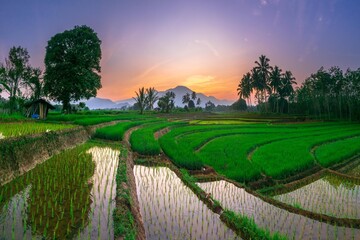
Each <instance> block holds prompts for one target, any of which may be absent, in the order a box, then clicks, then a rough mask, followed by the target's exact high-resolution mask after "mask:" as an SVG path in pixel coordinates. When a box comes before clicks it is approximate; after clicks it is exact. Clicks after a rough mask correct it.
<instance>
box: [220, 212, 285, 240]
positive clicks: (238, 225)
mask: <svg viewBox="0 0 360 240" xmlns="http://www.w3.org/2000/svg"><path fill="white" fill-rule="evenodd" d="M221 218H222V219H223V220H224V221H225V222H227V223H229V224H230V225H231V226H232V227H233V228H235V229H236V230H237V232H242V233H243V234H244V235H245V236H246V237H247V238H248V239H262V240H267V239H269V240H270V239H271V240H285V239H287V237H285V236H283V235H281V234H279V233H277V232H276V233H274V234H271V233H270V231H269V230H267V229H262V228H259V227H258V226H257V225H256V223H255V222H254V220H253V219H251V218H248V217H247V216H243V215H240V214H236V213H234V212H233V211H229V210H225V211H224V212H223V213H222V214H221Z"/></svg>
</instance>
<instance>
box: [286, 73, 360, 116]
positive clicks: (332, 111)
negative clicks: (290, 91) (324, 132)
mask: <svg viewBox="0 0 360 240" xmlns="http://www.w3.org/2000/svg"><path fill="white" fill-rule="evenodd" d="M292 104H293V105H294V106H293V110H294V113H298V114H306V115H312V116H314V117H316V118H320V119H340V120H350V121H352V120H360V68H358V69H357V70H351V69H347V70H346V72H345V73H344V72H343V71H342V70H341V69H340V68H339V67H336V66H335V67H331V68H329V69H328V70H325V69H324V68H323V67H321V68H320V69H319V70H318V71H317V72H316V73H313V74H311V75H310V77H308V78H307V79H305V81H304V82H303V83H302V84H301V86H300V87H299V88H298V89H297V90H296V92H295V95H294V99H293V103H292Z"/></svg>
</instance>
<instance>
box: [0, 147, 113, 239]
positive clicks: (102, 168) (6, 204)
mask: <svg viewBox="0 0 360 240" xmlns="http://www.w3.org/2000/svg"><path fill="white" fill-rule="evenodd" d="M118 155H119V152H118V150H113V149H111V148H108V147H97V146H95V145H94V144H85V145H81V146H79V147H76V148H74V149H71V150H67V151H65V152H62V153H60V154H58V155H55V156H54V157H52V158H51V159H49V160H48V161H46V162H45V163H43V164H41V165H38V166H37V167H36V168H35V169H33V170H31V171H29V172H28V173H26V174H25V175H22V176H21V177H19V178H17V179H15V180H13V181H12V182H11V183H9V184H6V185H4V186H2V187H1V188H0V236H2V237H3V238H4V239H37V238H38V239H43V238H46V239H65V238H73V239H109V238H113V235H114V234H113V223H112V221H113V220H112V212H113V209H114V206H115V205H114V198H115V195H114V194H115V170H116V168H117V157H118Z"/></svg>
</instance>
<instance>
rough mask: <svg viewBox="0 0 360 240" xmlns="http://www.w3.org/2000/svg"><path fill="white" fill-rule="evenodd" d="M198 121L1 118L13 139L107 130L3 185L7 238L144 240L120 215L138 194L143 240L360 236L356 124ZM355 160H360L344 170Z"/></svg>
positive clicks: (248, 118) (0, 200) (115, 115)
mask: <svg viewBox="0 0 360 240" xmlns="http://www.w3.org/2000/svg"><path fill="white" fill-rule="evenodd" d="M193 117H196V118H197V119H194V118H192V119H191V120H189V116H188V115H187V114H186V115H184V114H181V113H180V114H168V115H165V116H164V115H161V114H145V115H139V114H137V113H136V112H130V113H121V112H111V111H110V112H106V111H103V112H101V111H100V112H92V113H91V112H89V113H87V114H85V113H82V114H74V115H59V114H50V115H49V120H47V121H39V122H34V121H28V120H26V121H24V119H16V118H14V119H12V121H8V120H6V121H4V122H3V124H2V125H1V126H2V127H3V129H4V131H3V132H4V133H6V135H5V136H6V138H9V139H10V138H11V139H12V138H14V139H16V138H19V137H22V136H32V135H33V134H48V131H52V132H59V133H61V132H62V131H63V130H64V129H69V130H71V129H77V128H82V127H85V128H87V127H91V126H99V127H97V130H94V132H93V138H94V139H95V140H92V141H90V142H88V143H85V144H82V145H79V146H78V147H75V148H73V149H70V150H66V151H63V152H60V153H59V154H56V155H54V156H53V157H51V158H50V159H49V160H47V161H46V162H44V163H42V164H39V165H38V166H36V167H35V168H34V169H32V170H30V171H29V172H27V173H25V174H23V175H20V176H19V177H17V178H15V179H14V180H12V181H11V182H9V183H7V184H5V185H3V186H2V187H1V188H0V208H1V218H0V230H1V232H0V233H1V236H4V237H5V239H7V238H10V239H11V238H16V239H18V238H25V239H27V238H34V237H39V236H42V237H44V238H49V239H50V238H75V239H84V238H85V239H95V238H100V239H102V238H106V239H108V238H114V237H116V236H128V237H129V238H136V236H137V234H140V232H141V227H140V228H139V226H138V225H137V224H136V219H137V217H136V216H137V215H136V213H134V212H132V210H131V208H129V211H128V212H127V213H126V214H125V215H124V212H123V213H122V214H120V212H119V214H120V215H119V216H123V217H116V216H117V215H116V214H115V215H113V212H114V213H115V212H116V211H119V210H116V209H121V208H119V207H121V206H122V205H121V202H122V203H123V204H125V205H124V206H126V201H129V200H125V199H131V198H134V197H135V198H137V199H138V200H137V201H138V203H139V205H138V207H139V210H140V212H139V213H138V214H140V219H142V221H143V224H144V225H143V226H142V228H143V229H144V230H143V231H144V232H143V233H142V234H143V235H144V236H145V237H146V238H147V239H154V238H162V239H169V238H171V237H174V236H177V237H179V238H184V239H190V238H195V239H236V238H239V239H240V238H241V239H250V238H251V239H253V238H255V239H257V238H261V239H304V238H312V239H323V236H326V239H356V238H358V237H359V236H360V235H359V231H360V230H359V227H360V218H359V216H360V214H359V212H358V208H357V206H358V204H359V203H360V192H359V189H360V188H359V183H360V179H359V178H358V177H357V176H358V175H356V169H358V168H359V167H358V165H357V161H358V158H357V157H356V156H358V154H359V153H360V144H359V137H360V126H359V124H358V123H350V122H322V121H305V122H294V121H293V120H292V119H286V118H272V117H264V116H261V115H254V114H241V115H236V114H235V115H234V114H212V115H210V116H209V115H205V114H200V115H199V114H197V115H193ZM84 123H86V124H84ZM97 124H100V125H97ZM101 124H108V125H101ZM109 124H110V125H109ZM9 126H14V128H11V127H9ZM15 126H18V127H17V128H16V127H15ZM21 126H23V127H24V128H22V127H21ZM14 129H16V130H17V131H18V132H17V133H13V132H14V131H15V130H14ZM10 132H11V133H12V134H9V133H10ZM64 134H66V133H65V132H64ZM3 140H5V138H4V139H3ZM121 145H123V146H128V149H126V150H125V148H124V147H121ZM123 151H125V152H126V154H125V155H126V156H125V157H124V156H123V157H120V158H119V156H120V155H122V154H120V152H123ZM134 154H135V155H134ZM138 158H139V159H142V160H137V159H138ZM129 161H130V162H133V161H135V162H136V163H137V164H141V165H144V164H145V165H147V164H150V166H151V167H150V166H141V165H135V167H134V170H133V172H132V171H131V164H130V165H128V164H129ZM349 164H355V166H354V167H352V168H351V169H350V170H349V169H346V166H347V165H349ZM161 166H162V167H161ZM166 166H167V167H170V169H171V170H170V169H168V168H166ZM344 167H345V170H342V169H343V168H344ZM129 168H130V169H129ZM119 169H124V172H123V173H122V175H121V174H120V172H119ZM180 169H181V171H179V170H180ZM328 169H331V170H328ZM121 171H123V170H121ZM173 171H174V172H173ZM324 171H325V172H324ZM326 171H328V173H326ZM129 173H130V174H133V178H134V179H133V180H131V179H130V178H129V176H130V175H129ZM189 174H190V175H189ZM116 175H118V176H119V178H118V180H116V181H115V179H116ZM191 175H193V176H191ZM120 176H122V177H120ZM214 180H217V181H214ZM132 181H134V182H132ZM198 181H200V182H198ZM131 182H132V184H131ZM135 183H136V184H135ZM119 184H120V185H119ZM124 184H128V185H127V186H128V187H126V188H125V191H123V190H121V189H122V188H123V187H125V185H124ZM126 189H127V190H126ZM130 189H134V192H133V193H131V191H130ZM117 192H118V193H119V194H120V192H122V193H121V194H120V195H117ZM134 194H135V195H134ZM116 196H119V197H116ZM120 196H124V197H120ZM125 196H128V197H125ZM120 199H123V200H120ZM129 203H130V202H129ZM119 204H120V205H119ZM219 209H224V211H219ZM225 209H226V210H225ZM124 216H128V217H124ZM274 216H276V218H277V221H276V222H274V221H273V218H274ZM138 218H139V216H138ZM128 221H130V223H131V224H126V222H128ZM295 222H297V223H301V224H295ZM139 229H140V230H139ZM249 229H252V230H251V231H250V230H249Z"/></svg>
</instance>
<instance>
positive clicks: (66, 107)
mask: <svg viewBox="0 0 360 240" xmlns="http://www.w3.org/2000/svg"><path fill="white" fill-rule="evenodd" d="M62 103H63V109H62V112H63V113H65V114H69V113H71V105H70V101H69V100H63V101H62Z"/></svg>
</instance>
